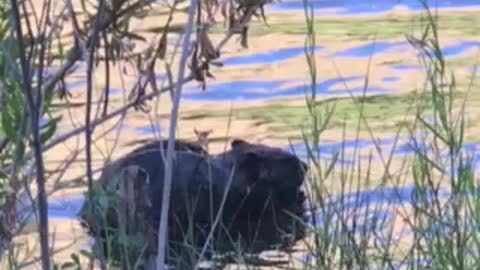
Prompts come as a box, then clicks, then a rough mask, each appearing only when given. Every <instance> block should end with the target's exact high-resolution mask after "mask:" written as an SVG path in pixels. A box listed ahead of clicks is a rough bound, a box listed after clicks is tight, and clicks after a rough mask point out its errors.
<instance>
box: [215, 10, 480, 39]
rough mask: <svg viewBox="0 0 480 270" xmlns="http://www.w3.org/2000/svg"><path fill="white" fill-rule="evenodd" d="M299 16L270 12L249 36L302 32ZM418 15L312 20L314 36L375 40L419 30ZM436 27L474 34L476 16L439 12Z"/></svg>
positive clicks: (463, 34)
mask: <svg viewBox="0 0 480 270" xmlns="http://www.w3.org/2000/svg"><path fill="white" fill-rule="evenodd" d="M301 17H302V16H292V15H284V14H279V15H275V14H273V15H271V16H269V19H268V22H269V25H265V24H264V23H263V22H261V21H256V22H254V23H253V24H252V26H251V29H250V32H251V34H252V35H266V34H289V35H305V33H306V26H305V22H304V21H303V20H302V19H301ZM421 18H422V17H421V15H410V16H404V15H399V16H382V17H374V18H342V19H322V18H315V19H314V21H313V22H314V24H315V31H316V35H317V36H325V37H328V38H330V39H332V38H333V39H351V40H366V39H371V38H372V37H374V36H375V37H376V38H377V39H398V38H401V39H403V38H404V37H405V34H409V33H412V32H415V31H416V30H418V29H419V27H418V26H419V25H420V22H421ZM438 27H439V30H441V31H442V33H444V34H447V33H448V35H449V36H450V37H462V38H465V37H472V36H478V33H479V31H480V18H479V17H478V16H477V15H476V14H475V13H470V14H462V13H455V12H451V13H442V15H441V16H440V18H439V21H438ZM213 30H214V31H215V32H218V33H220V32H223V31H224V30H223V28H222V26H221V25H217V26H216V27H215V28H214V29H213Z"/></svg>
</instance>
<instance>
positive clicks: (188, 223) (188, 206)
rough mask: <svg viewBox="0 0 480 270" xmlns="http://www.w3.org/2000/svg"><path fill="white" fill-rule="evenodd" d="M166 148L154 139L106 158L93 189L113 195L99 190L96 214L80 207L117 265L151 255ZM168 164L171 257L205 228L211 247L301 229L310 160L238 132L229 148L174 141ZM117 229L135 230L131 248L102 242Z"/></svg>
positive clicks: (271, 241) (200, 239) (249, 248)
mask: <svg viewBox="0 0 480 270" xmlns="http://www.w3.org/2000/svg"><path fill="white" fill-rule="evenodd" d="M166 147H167V141H166V140H157V141H153V142H150V143H147V144H145V145H143V146H141V147H139V148H137V149H135V150H133V151H132V152H130V153H129V154H127V155H126V156H124V157H122V158H120V159H119V160H117V161H115V162H113V163H111V164H109V165H107V166H106V167H105V168H104V170H103V173H102V175H101V177H100V179H99V181H98V185H97V186H96V190H99V191H100V193H101V194H103V196H104V197H105V194H107V195H108V196H110V195H112V197H116V199H112V200H110V199H108V200H105V199H103V201H104V202H103V205H102V203H100V202H99V201H101V200H102V199H101V198H102V196H96V199H95V200H94V201H95V208H94V209H96V210H95V212H94V214H95V215H94V217H95V218H96V219H97V221H95V220H94V218H93V217H92V216H91V215H89V213H90V212H89V208H88V205H89V204H88V200H86V202H85V204H84V206H83V208H82V210H81V212H80V217H81V219H82V220H83V225H84V226H85V227H86V228H87V229H88V232H89V233H90V235H92V236H94V237H96V239H101V240H102V242H103V249H104V251H103V252H104V254H107V257H112V258H113V260H117V261H119V263H120V264H122V265H125V264H127V263H128V262H126V261H125V260H128V261H130V263H131V262H132V261H136V260H138V259H141V258H140V257H148V256H154V255H155V254H156V244H157V243H156V239H157V229H158V226H159V221H160V214H161V206H162V194H163V183H164V179H163V177H164V169H165V168H164V164H163V158H162V157H163V154H164V153H165V152H166V151H164V150H166ZM162 148H163V149H162ZM162 152H163V153H162ZM128 168H130V169H128ZM172 169H173V177H172V185H171V193H170V210H169V215H168V225H169V226H168V250H167V252H168V255H169V256H168V257H171V258H174V257H175V256H176V255H179V254H180V255H181V254H182V253H185V252H184V250H183V251H182V247H183V248H185V247H186V246H188V247H190V248H193V249H194V250H197V251H198V250H199V249H200V248H201V247H203V245H205V244H206V239H207V236H208V234H209V233H210V231H212V233H213V237H212V241H210V243H209V245H210V246H211V247H212V248H211V249H209V250H214V251H215V252H217V253H223V252H228V251H238V249H239V248H241V249H242V251H243V252H250V253H259V252H261V251H264V250H268V249H274V248H285V247H288V246H291V245H292V244H294V243H295V242H296V241H298V240H299V239H301V238H303V236H304V235H305V223H306V217H305V206H304V201H305V195H304V193H303V191H302V184H303V182H304V178H305V173H306V171H307V170H308V167H307V165H306V164H305V163H304V162H303V161H301V160H300V159H299V158H298V157H296V156H295V155H293V154H291V153H289V152H287V151H284V150H283V149H280V148H275V147H270V146H267V145H263V144H253V143H249V142H246V141H244V140H240V139H235V140H233V142H232V143H231V149H230V150H228V151H226V152H223V153H220V154H217V155H210V154H208V153H206V152H205V151H204V150H203V149H202V148H201V147H198V146H197V145H195V144H191V143H187V142H184V141H178V140H177V141H176V142H175V157H174V161H173V168H172ZM132 172H133V173H132ZM127 175H130V177H125V176H127ZM96 194H98V193H96ZM108 196H106V197H107V198H108ZM105 201H107V202H108V203H105ZM217 215H218V217H219V218H218V221H219V222H215V220H217ZM99 216H101V218H100V222H99V221H98V219H99ZM119 228H121V229H123V231H124V232H123V234H122V235H123V236H125V235H126V236H128V237H133V238H129V239H130V241H128V242H129V244H130V245H133V246H134V247H132V248H131V249H130V248H127V249H126V248H125V247H122V245H121V243H107V239H108V238H110V239H112V238H113V241H114V240H115V239H116V238H119V237H118V235H116V237H107V236H109V232H110V233H111V232H112V231H118V229H119ZM110 236H112V235H110ZM120 238H121V237H120ZM124 238H125V237H124ZM138 239H140V240H139V241H136V240H138ZM137 242H138V245H137V246H135V245H134V243H137ZM187 243H188V244H187ZM125 250H127V251H128V253H129V254H128V256H125V254H123V255H122V252H125ZM208 254H210V253H207V255H208Z"/></svg>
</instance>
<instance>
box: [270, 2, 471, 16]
mask: <svg viewBox="0 0 480 270" xmlns="http://www.w3.org/2000/svg"><path fill="white" fill-rule="evenodd" d="M425 2H426V3H427V4H428V5H429V7H430V8H455V7H457V8H461V7H474V6H479V5H480V2H479V1H478V0H426V1H425ZM309 3H310V4H311V5H312V6H313V8H314V9H315V10H317V11H321V10H329V9H339V11H338V12H337V14H340V15H357V14H362V13H363V14H365V13H379V12H386V11H389V10H391V9H393V8H394V7H395V6H398V5H402V6H406V7H408V9H410V10H414V11H418V10H423V9H424V6H423V5H422V3H421V1H418V0H380V1H374V0H370V1H368V0H342V1H338V0H310V1H309ZM273 7H274V8H275V9H278V10H294V9H303V8H304V5H303V2H302V1H300V0H285V1H282V2H277V3H275V4H274V5H273Z"/></svg>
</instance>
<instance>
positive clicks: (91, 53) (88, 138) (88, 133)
mask: <svg viewBox="0 0 480 270" xmlns="http://www.w3.org/2000/svg"><path fill="white" fill-rule="evenodd" d="M104 9H105V0H100V4H99V11H98V13H97V16H96V17H95V26H94V28H93V33H92V36H91V42H90V44H89V46H90V47H89V48H88V61H87V100H86V103H87V104H86V115H85V127H86V128H85V146H86V147H85V154H86V166H87V182H88V200H89V205H90V209H89V211H90V215H92V216H94V209H93V205H94V203H93V199H94V198H93V196H94V195H93V173H92V148H91V146H92V133H93V127H92V126H91V125H90V123H91V119H90V118H91V110H92V76H93V61H94V59H95V46H96V44H97V41H98V34H99V33H100V29H99V28H100V26H101V21H102V18H103V13H104ZM95 222H97V220H96V219H95ZM97 225H98V224H97ZM97 240H99V239H97ZM100 251H101V250H100ZM99 253H100V254H99V255H100V256H99V257H100V266H101V268H102V269H103V270H104V269H106V265H105V260H104V257H103V254H102V252H99Z"/></svg>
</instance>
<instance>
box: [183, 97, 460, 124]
mask: <svg viewBox="0 0 480 270" xmlns="http://www.w3.org/2000/svg"><path fill="white" fill-rule="evenodd" d="M462 96H463V94H461V93H456V94H455V99H456V100H461V97H462ZM357 101H358V103H357V104H356V103H355V101H354V100H352V98H350V97H344V98H330V99H325V100H320V101H316V105H317V108H318V109H319V110H321V109H322V108H324V107H327V106H335V111H334V113H333V114H332V118H331V119H330V122H329V123H328V128H332V129H335V128H337V129H338V128H342V127H343V126H344V125H346V126H347V129H348V128H351V129H355V128H356V123H357V122H358V117H359V112H358V109H357V107H358V106H359V105H360V104H361V105H363V115H364V117H365V119H366V120H367V122H368V123H369V127H370V128H372V129H373V130H375V131H392V132H393V131H395V130H396V129H397V127H399V126H401V125H405V124H408V123H411V122H412V121H413V120H412V119H413V117H414V116H415V109H416V108H417V105H418V104H419V103H425V102H431V96H430V95H427V94H417V93H413V92H412V93H410V94H405V95H376V96H369V97H360V98H358V99H357ZM228 116H229V112H228V111H202V112H188V113H185V114H184V115H182V116H181V117H182V119H183V120H192V119H198V118H209V117H212V118H224V117H228ZM233 117H234V119H238V120H253V121H254V122H255V123H259V124H268V125H270V129H271V130H272V131H275V132H288V131H295V130H299V128H301V127H302V126H303V125H305V123H308V118H309V115H308V111H307V110H306V109H305V105H288V101H279V102H277V103H276V104H270V105H265V106H262V107H250V108H249V107H247V108H242V109H236V110H234V111H233Z"/></svg>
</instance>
